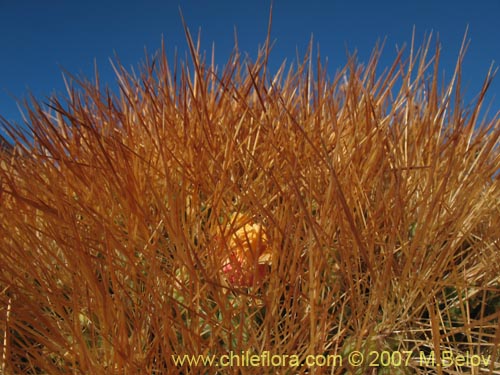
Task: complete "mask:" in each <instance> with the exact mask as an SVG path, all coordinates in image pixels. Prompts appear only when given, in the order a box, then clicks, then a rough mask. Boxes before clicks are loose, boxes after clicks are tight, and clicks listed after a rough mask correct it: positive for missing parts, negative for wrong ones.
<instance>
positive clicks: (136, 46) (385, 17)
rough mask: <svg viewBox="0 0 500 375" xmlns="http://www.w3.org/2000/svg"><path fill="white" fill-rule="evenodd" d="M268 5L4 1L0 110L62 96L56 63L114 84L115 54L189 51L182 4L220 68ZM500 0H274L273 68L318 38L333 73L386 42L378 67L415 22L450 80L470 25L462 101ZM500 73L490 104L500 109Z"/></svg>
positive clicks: (479, 67)
mask: <svg viewBox="0 0 500 375" xmlns="http://www.w3.org/2000/svg"><path fill="white" fill-rule="evenodd" d="M269 5H270V2H269V1H241V2H238V1H226V0H220V1H217V0H212V1H201V0H186V1H180V0H176V1H166V0H164V1H160V0H155V1H135V2H133V1H126V0H122V1H105V0H102V1H94V0H87V1H69V0H68V1H62V0H47V1H39V0H37V1H34V0H25V1H6V0H5V1H4V0H0V115H2V116H3V117H5V118H6V119H7V120H9V121H11V122H21V121H22V120H21V116H20V114H19V110H18V107H17V103H16V99H23V98H25V97H26V96H27V95H28V94H30V93H32V94H34V95H35V97H37V98H38V99H40V100H42V101H43V100H45V99H46V98H47V97H48V96H50V95H52V94H53V93H63V92H64V82H63V79H62V74H61V68H64V69H65V70H67V71H69V72H71V73H73V74H79V75H85V76H88V77H92V74H93V70H94V61H95V62H96V63H97V66H98V69H99V71H100V74H101V81H103V82H108V83H111V84H113V83H114V82H115V78H114V73H113V71H112V68H111V66H110V63H109V58H110V57H113V56H114V54H115V52H116V54H117V55H118V56H119V58H120V60H121V62H122V63H123V64H124V65H125V66H126V67H130V66H135V67H136V66H137V65H138V63H140V62H141V61H142V60H143V59H144V48H145V47H147V49H148V52H149V53H150V54H151V53H153V52H154V51H155V50H157V49H158V48H159V47H160V43H161V38H162V36H163V38H164V40H165V45H166V49H167V52H168V53H169V54H172V53H173V51H174V48H175V47H177V48H178V50H179V51H180V55H181V56H184V52H185V51H186V50H187V45H186V40H185V36H184V31H183V27H182V23H181V19H180V17H179V6H180V7H181V9H182V12H183V14H184V17H185V19H186V22H187V24H188V26H189V28H190V29H191V31H192V32H193V33H194V34H196V33H197V32H198V29H199V28H201V31H202V33H201V35H202V47H203V48H204V49H207V50H210V49H211V46H212V43H215V53H216V60H217V63H218V64H219V66H222V65H223V64H224V63H225V62H226V60H227V58H228V56H229V54H230V52H231V50H232V47H233V42H234V37H233V36H234V28H235V27H236V29H237V33H238V40H239V45H240V50H242V51H244V52H248V54H249V55H250V56H251V57H255V55H256V51H257V47H258V45H259V44H262V43H263V41H264V40H265V36H266V32H267V22H268V16H269ZM499 15H500V1H499V0H474V1H464V0H441V1H439V0H412V1H406V0H398V1H393V0H377V1H375V0H347V1H339V0H332V1H318V0H308V1H284V0H275V1H274V11H273V29H272V39H273V40H275V42H276V44H275V47H274V50H273V53H272V55H271V69H276V68H277V67H278V66H279V65H280V63H281V62H282V61H283V59H285V58H286V59H287V61H288V62H289V63H290V62H292V61H294V60H295V58H296V51H297V50H298V52H299V55H301V56H302V55H303V54H304V52H305V51H306V47H307V44H308V42H309V40H310V38H311V35H313V36H314V41H315V44H316V43H319V45H320V49H321V55H322V57H323V58H328V66H329V72H330V76H333V75H334V73H335V71H336V70H338V69H339V68H341V67H342V66H343V65H344V64H345V62H346V54H345V51H346V47H347V49H348V50H349V51H354V50H355V49H356V50H357V51H358V55H359V58H360V60H361V61H367V59H368V57H369V55H370V52H371V51H372V49H373V47H374V45H375V43H376V42H377V40H382V39H384V38H387V40H386V45H385V48H384V54H383V58H382V61H381V63H382V65H384V64H389V63H390V62H391V60H392V59H393V58H394V56H395V50H396V45H398V46H402V45H403V44H405V43H407V44H408V43H409V42H410V40H411V36H412V30H413V26H415V27H416V36H417V42H418V41H421V40H422V37H423V36H424V34H425V33H429V32H430V31H433V33H434V35H436V34H439V39H440V41H441V43H442V45H443V52H442V63H441V73H443V72H445V77H447V78H449V77H450V76H451V73H452V71H453V69H454V64H455V61H456V57H457V54H458V51H459V49H460V45H461V42H462V39H463V36H464V33H465V30H466V27H467V25H468V26H469V32H468V37H469V38H470V41H471V44H470V47H469V50H468V53H467V55H466V59H465V64H464V71H463V73H464V78H463V83H464V85H465V88H466V89H467V96H466V99H468V100H472V99H473V96H474V94H476V93H477V92H478V90H479V89H480V86H481V83H482V81H483V79H484V77H485V75H486V73H487V71H488V68H489V67H490V65H491V63H492V62H493V61H495V63H496V65H495V66H498V64H499V63H500V40H499V36H500V21H499V19H498V16H499ZM499 96H500V74H499V77H498V78H497V79H496V80H495V81H494V83H493V85H492V87H491V91H490V94H489V96H488V97H487V98H488V100H489V101H490V102H491V103H492V108H491V112H497V111H498V109H499V107H500V98H499Z"/></svg>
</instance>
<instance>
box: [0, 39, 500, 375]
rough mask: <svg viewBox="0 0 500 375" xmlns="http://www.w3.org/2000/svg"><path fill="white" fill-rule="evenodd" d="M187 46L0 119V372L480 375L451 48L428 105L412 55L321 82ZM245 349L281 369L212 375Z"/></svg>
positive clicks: (497, 332) (472, 202)
mask: <svg viewBox="0 0 500 375" xmlns="http://www.w3.org/2000/svg"><path fill="white" fill-rule="evenodd" d="M187 41H188V45H189V47H190V50H191V59H192V66H193V68H192V69H190V68H189V64H188V63H187V62H185V63H178V62H177V61H175V62H174V63H173V65H172V64H171V63H169V62H168V61H167V57H166V53H165V49H164V48H163V47H162V49H161V50H160V52H159V53H158V54H157V55H155V56H154V58H153V59H147V60H146V62H145V63H144V64H143V65H142V66H141V69H140V72H139V74H137V75H135V74H131V73H129V72H127V71H126V70H125V69H124V68H123V67H122V66H120V65H117V67H116V71H117V77H118V83H119V92H112V91H111V90H108V89H107V88H106V87H103V86H101V83H100V80H99V77H97V76H96V79H95V81H94V82H91V81H87V80H77V79H74V78H73V79H71V80H68V92H67V94H66V96H58V97H53V98H51V99H50V101H49V103H47V104H42V103H40V102H39V101H36V100H33V101H32V102H30V103H28V104H27V105H26V107H25V110H26V113H27V123H26V126H27V127H28V129H27V130H24V129H21V128H19V127H16V126H14V125H12V124H9V123H7V122H6V121H4V127H5V129H6V130H7V132H8V133H9V134H10V136H11V138H13V140H14V143H15V145H14V150H13V151H12V152H11V153H10V154H9V155H7V154H3V156H2V168H0V178H1V190H0V207H1V208H0V270H1V272H0V370H1V371H0V372H1V373H4V374H51V375H56V374H188V373H193V374H216V373H220V374H225V373H235V374H236V373H238V374H263V373H269V374H276V373H280V374H305V373H315V374H322V373H324V374H327V373H328V374H332V373H333V374H348V373H353V374H354V373H355V374H374V373H378V374H384V373H385V374H388V373H392V374H434V373H436V374H441V373H450V374H451V373H453V374H460V373H464V374H465V373H469V374H470V373H478V372H480V371H483V372H486V373H488V372H490V373H496V372H498V371H500V367H499V366H500V364H499V359H498V358H499V357H498V356H499V354H500V353H499V349H500V348H499V345H500V329H499V324H500V323H499V314H500V313H499V306H500V305H499V304H500V297H499V296H500V293H499V291H500V285H499V283H500V278H499V274H500V266H499V265H500V249H499V246H500V242H499V238H500V226H499V225H498V224H499V217H500V188H499V179H498V175H497V173H498V170H499V167H500V154H499V149H498V141H499V137H500V121H499V118H498V116H495V117H493V118H489V119H487V120H484V121H481V120H480V113H481V108H482V105H483V101H484V97H485V93H486V90H487V88H488V86H489V84H490V82H491V79H492V75H493V74H492V72H490V73H489V74H488V75H487V77H486V79H485V82H484V85H483V88H482V90H481V92H480V93H479V95H478V97H477V100H476V101H475V103H473V104H472V105H470V106H466V107H464V106H463V104H462V96H461V87H460V81H461V79H460V77H461V73H460V71H461V63H462V60H463V50H462V51H461V53H460V55H459V57H458V62H457V66H456V71H455V74H454V76H453V77H452V79H451V81H450V82H448V83H446V85H441V84H439V81H440V79H439V71H440V67H439V52H440V47H439V46H436V50H435V54H434V56H430V54H431V53H432V51H431V47H430V43H425V44H424V46H423V47H422V48H420V49H419V50H418V51H417V49H416V48H413V46H412V48H411V50H410V53H409V54H407V53H405V52H404V51H401V52H400V53H399V54H398V56H397V58H396V59H395V61H394V63H393V64H392V65H391V66H389V67H388V69H386V70H385V72H384V73H382V74H377V71H378V70H377V64H378V61H379V56H380V50H379V49H375V51H374V53H373V55H372V57H371V59H370V60H369V62H368V63H367V64H366V65H361V64H359V63H358V62H357V60H356V58H355V57H351V58H350V59H349V62H348V64H347V65H346V66H345V67H344V68H343V69H342V70H341V71H340V72H339V73H338V74H337V75H336V76H335V77H333V79H330V78H329V77H328V76H327V74H326V71H325V69H324V68H323V67H322V65H321V59H320V58H318V61H313V59H312V57H311V53H308V54H307V56H306V57H305V58H304V60H303V61H302V62H299V63H298V65H297V67H296V68H293V67H291V68H290V69H289V70H286V69H285V65H283V66H282V67H281V68H279V69H278V70H277V71H276V72H274V73H272V72H270V71H269V69H268V67H267V61H268V57H269V50H270V48H269V38H268V40H267V43H266V44H265V45H264V48H262V50H261V51H260V53H259V55H258V57H257V58H256V60H255V61H250V60H249V59H244V58H242V57H241V54H240V52H239V51H238V49H237V48H235V50H234V53H233V54H232V56H231V58H230V59H229V61H228V63H227V64H226V65H225V67H224V68H223V69H222V71H219V70H218V69H217V68H216V67H215V66H214V65H213V63H212V64H207V62H206V61H205V60H204V59H203V54H202V53H201V52H200V50H199V44H195V42H193V40H192V39H191V36H190V34H189V32H187ZM197 46H198V47H197ZM313 66H316V67H315V68H314V69H313ZM266 352H267V353H271V354H273V355H278V356H282V357H280V358H282V359H283V358H286V356H288V358H289V359H290V361H289V362H286V361H285V360H283V361H281V362H280V363H279V364H278V365H275V364H271V365H270V364H269V363H268V364H267V365H266V364H262V363H261V364H260V365H248V364H247V365H244V364H243V363H233V366H232V367H231V366H226V367H224V363H222V361H220V359H221V358H222V357H221V356H224V355H226V356H227V355H228V354H229V353H236V354H237V355H241V356H244V355H248V353H249V354H250V355H261V356H262V357H264V355H263V354H262V353H266ZM354 352H356V353H358V354H359V353H361V354H362V355H364V356H365V361H364V362H361V363H354V362H353V361H352V360H351V359H352V358H351V354H352V353H354ZM383 352H388V353H389V355H392V357H388V358H390V360H389V361H387V358H386V357H387V355H384V354H381V353H383ZM391 353H400V354H399V356H402V358H400V359H401V361H402V362H401V361H400V362H399V363H398V362H397V361H396V360H395V359H397V357H398V354H396V355H394V354H391ZM422 353H423V354H422ZM442 353H452V354H453V355H455V356H459V355H469V356H472V355H478V356H483V358H489V361H488V362H486V361H483V362H481V363H480V364H479V365H475V364H471V363H458V362H454V363H452V364H449V363H444V359H443V356H442ZM183 355H192V356H193V358H195V359H198V358H202V357H198V355H202V356H206V357H203V358H202V360H200V362H194V361H193V362H191V361H189V362H188V361H187V360H186V361H184V362H179V361H178V359H179V358H180V357H182V356H183ZM431 355H434V356H435V357H434V358H435V361H434V362H432V361H431V360H430V359H429V358H431ZM175 356H179V357H175ZM211 356H213V357H211ZM311 356H314V358H323V359H324V358H327V356H340V357H336V358H337V359H339V360H338V361H336V362H335V363H332V364H329V365H326V364H323V365H321V363H324V362H321V361H320V360H318V361H316V362H315V364H314V363H311V362H310V361H309V359H310V358H311ZM318 356H319V357H318ZM322 356H324V357H322ZM175 358H177V360H176V359H175ZM207 358H209V359H210V358H215V362H214V363H217V364H218V366H216V365H215V364H212V365H210V363H208V362H206V359H207ZM447 358H448V357H447ZM190 359H192V358H190ZM292 359H293V361H292ZM204 361H205V362H204ZM226 364H227V362H226ZM495 371H496V372H495Z"/></svg>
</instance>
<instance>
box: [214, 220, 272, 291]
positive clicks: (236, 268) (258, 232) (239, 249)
mask: <svg viewBox="0 0 500 375" xmlns="http://www.w3.org/2000/svg"><path fill="white" fill-rule="evenodd" d="M220 238H221V242H220V246H221V248H222V250H223V252H224V253H226V254H227V257H226V258H225V260H224V263H223V268H222V270H223V272H224V274H225V275H226V277H227V280H228V281H229V282H230V283H231V284H232V285H234V286H242V287H249V286H252V285H259V284H260V283H261V282H262V280H263V279H264V277H265V276H266V274H267V273H268V271H269V267H268V265H269V264H270V263H271V262H270V261H271V248H270V246H269V241H268V238H267V235H266V233H265V231H264V228H263V227H262V225H261V224H258V223H255V222H253V221H252V219H251V218H250V217H248V216H247V215H245V214H237V215H235V216H233V217H232V218H231V220H230V222H229V224H228V226H227V227H226V228H225V230H224V233H223V235H222V236H221V237H220Z"/></svg>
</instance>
